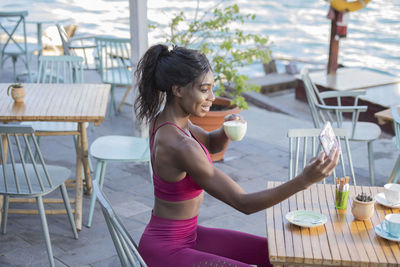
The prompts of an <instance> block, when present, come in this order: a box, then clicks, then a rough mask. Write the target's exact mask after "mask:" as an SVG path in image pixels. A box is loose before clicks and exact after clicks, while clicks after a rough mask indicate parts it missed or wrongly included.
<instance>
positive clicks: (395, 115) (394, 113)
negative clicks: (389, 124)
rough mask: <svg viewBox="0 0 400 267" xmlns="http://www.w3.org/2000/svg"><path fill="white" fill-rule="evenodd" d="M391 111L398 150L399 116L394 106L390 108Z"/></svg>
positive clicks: (399, 146)
mask: <svg viewBox="0 0 400 267" xmlns="http://www.w3.org/2000/svg"><path fill="white" fill-rule="evenodd" d="M391 109H392V116H393V128H394V133H395V138H396V147H397V149H399V150H400V116H399V112H398V110H397V107H396V106H394V107H392V108H391Z"/></svg>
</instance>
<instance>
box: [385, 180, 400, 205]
mask: <svg viewBox="0 0 400 267" xmlns="http://www.w3.org/2000/svg"><path fill="white" fill-rule="evenodd" d="M383 188H384V189H383V193H384V194H385V198H386V200H387V201H388V202H389V203H390V204H398V203H400V184H385V185H384V186H383Z"/></svg>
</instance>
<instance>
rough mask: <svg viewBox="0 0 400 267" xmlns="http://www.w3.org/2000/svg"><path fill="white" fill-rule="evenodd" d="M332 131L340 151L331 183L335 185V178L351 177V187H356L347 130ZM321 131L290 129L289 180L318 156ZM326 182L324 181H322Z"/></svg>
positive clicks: (337, 129) (314, 129)
mask: <svg viewBox="0 0 400 267" xmlns="http://www.w3.org/2000/svg"><path fill="white" fill-rule="evenodd" d="M333 131H334V132H335V135H336V137H337V141H338V144H339V147H340V149H341V151H342V153H341V154H340V157H339V164H338V166H337V167H336V168H335V169H334V170H333V174H332V183H335V177H338V176H339V177H345V176H351V178H352V180H353V185H356V177H355V174H354V167H353V160H352V157H351V151H350V145H349V138H348V136H349V132H348V130H347V129H343V128H334V129H333ZM320 132H321V129H316V128H312V129H290V130H289V131H288V138H289V179H290V180H291V179H293V178H294V177H295V176H296V175H298V174H300V172H301V171H302V170H303V169H304V167H305V166H306V164H307V163H308V162H309V160H310V159H311V158H312V157H315V156H317V155H318V153H319V152H320V151H321V146H320V142H319V139H318V136H319V134H320ZM323 182H324V183H325V182H326V181H325V179H324V181H323Z"/></svg>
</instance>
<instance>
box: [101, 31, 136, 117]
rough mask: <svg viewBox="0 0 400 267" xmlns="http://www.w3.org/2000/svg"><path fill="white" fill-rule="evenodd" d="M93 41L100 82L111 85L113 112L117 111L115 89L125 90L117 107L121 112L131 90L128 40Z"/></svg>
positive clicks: (110, 38)
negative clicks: (121, 88)
mask: <svg viewBox="0 0 400 267" xmlns="http://www.w3.org/2000/svg"><path fill="white" fill-rule="evenodd" d="M95 39H96V47H97V48H96V50H97V56H98V60H99V72H100V76H101V80H102V82H103V83H106V84H110V85H111V105H112V106H113V108H114V112H116V110H117V109H116V104H115V96H114V91H115V87H126V88H127V89H126V91H125V94H124V97H123V99H122V101H121V104H120V105H119V107H118V111H121V108H122V105H123V104H124V103H125V100H126V98H127V97H128V94H129V92H130V90H131V88H132V68H131V67H132V66H131V51H130V39H126V38H115V37H96V38H95ZM110 108H111V107H110Z"/></svg>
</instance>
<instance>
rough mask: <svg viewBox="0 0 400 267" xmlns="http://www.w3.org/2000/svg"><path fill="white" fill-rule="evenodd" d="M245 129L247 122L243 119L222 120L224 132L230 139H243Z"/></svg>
mask: <svg viewBox="0 0 400 267" xmlns="http://www.w3.org/2000/svg"><path fill="white" fill-rule="evenodd" d="M246 131H247V122H246V121H245V120H231V121H226V122H224V132H225V134H226V136H228V137H229V139H231V140H232V141H240V140H242V139H243V137H244V136H245V134H246Z"/></svg>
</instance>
